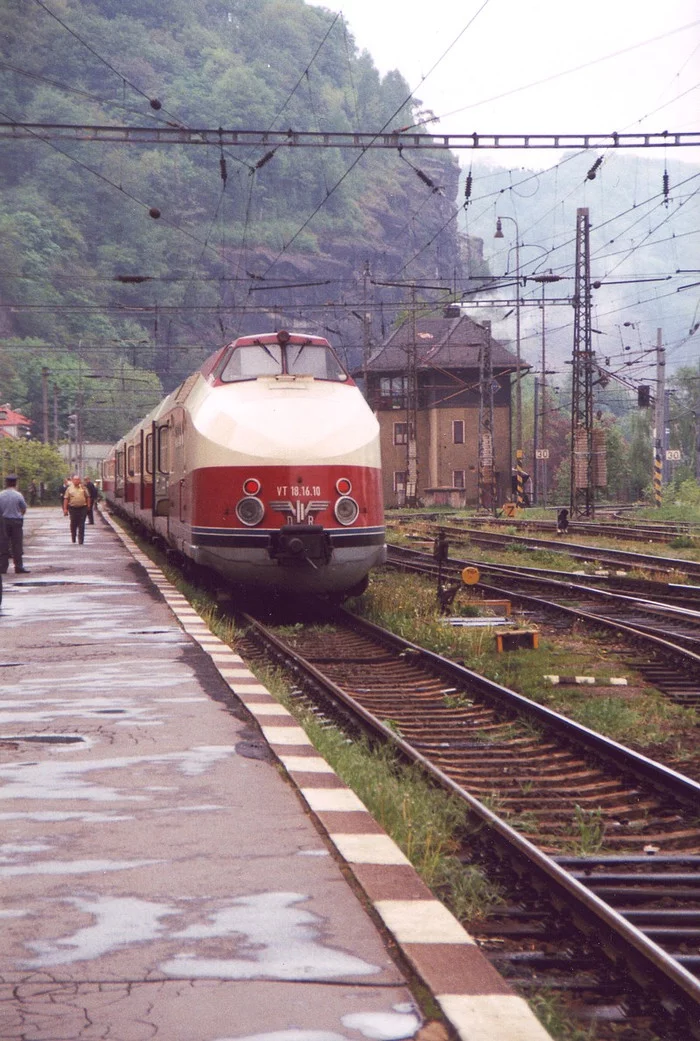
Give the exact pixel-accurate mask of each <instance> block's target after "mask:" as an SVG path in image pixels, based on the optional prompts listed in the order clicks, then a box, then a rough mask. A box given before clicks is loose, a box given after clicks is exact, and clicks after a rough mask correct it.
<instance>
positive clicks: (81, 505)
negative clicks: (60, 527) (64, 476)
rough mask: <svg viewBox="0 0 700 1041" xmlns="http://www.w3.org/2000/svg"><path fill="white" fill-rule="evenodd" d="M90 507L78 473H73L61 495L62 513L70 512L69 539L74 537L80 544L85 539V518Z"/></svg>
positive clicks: (72, 539)
mask: <svg viewBox="0 0 700 1041" xmlns="http://www.w3.org/2000/svg"><path fill="white" fill-rule="evenodd" d="M89 507H90V495H89V493H88V491H87V489H86V488H85V487H83V485H82V483H81V481H80V474H73V477H72V478H71V483H70V484H69V485H68V487H67V488H66V494H65V495H64V497H63V514H64V516H66V517H67V516H68V514H70V540H71V542H75V540H76V538H77V540H78V542H79V543H80V545H81V546H82V544H83V542H84V541H85V518H86V517H87V512H88V509H89Z"/></svg>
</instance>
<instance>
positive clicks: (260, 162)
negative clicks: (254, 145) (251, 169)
mask: <svg viewBox="0 0 700 1041" xmlns="http://www.w3.org/2000/svg"><path fill="white" fill-rule="evenodd" d="M274 154H275V149H274V148H273V149H271V151H269V152H266V153H265V155H264V156H263V157H262V159H258V161H257V163H256V164H255V169H256V170H259V169H260V167H261V166H264V165H265V163H269V162H270V160H271V159H272V157H273V155H274Z"/></svg>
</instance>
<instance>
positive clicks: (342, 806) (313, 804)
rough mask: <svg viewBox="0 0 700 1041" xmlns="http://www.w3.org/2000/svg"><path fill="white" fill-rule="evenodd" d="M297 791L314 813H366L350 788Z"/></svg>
mask: <svg viewBox="0 0 700 1041" xmlns="http://www.w3.org/2000/svg"><path fill="white" fill-rule="evenodd" d="M264 729H265V728H263V730H264ZM289 729H291V728H289ZM307 740H308V738H307ZM310 743H311V742H309V744H310ZM299 791H300V792H301V794H302V795H303V797H304V798H305V799H306V801H307V803H308V804H309V808H310V809H312V810H313V811H314V812H315V813H323V811H324V810H325V811H338V812H340V813H345V812H347V811H351V812H357V811H361V812H362V813H368V810H367V807H366V806H365V804H364V803H363V802H362V800H361V799H358V797H357V796H356V795H355V793H354V792H353V791H352V790H351V789H350V788H300V789H299Z"/></svg>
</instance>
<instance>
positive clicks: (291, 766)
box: [277, 752, 335, 774]
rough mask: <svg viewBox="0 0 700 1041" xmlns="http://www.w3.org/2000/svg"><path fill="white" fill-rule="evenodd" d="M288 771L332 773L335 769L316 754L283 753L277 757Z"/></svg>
mask: <svg viewBox="0 0 700 1041" xmlns="http://www.w3.org/2000/svg"><path fill="white" fill-rule="evenodd" d="M277 758H278V759H279V761H280V762H281V763H282V766H283V767H284V768H285V770H288V771H289V773H309V774H334V773H335V770H334V769H333V767H332V766H330V765H329V764H328V763H327V762H326V760H325V759H322V758H321V756H316V755H285V754H284V752H282V753H281V754H280V755H278V757H277Z"/></svg>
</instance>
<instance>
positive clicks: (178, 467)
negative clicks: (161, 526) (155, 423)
mask: <svg viewBox="0 0 700 1041" xmlns="http://www.w3.org/2000/svg"><path fill="white" fill-rule="evenodd" d="M171 422H172V433H173V438H172V446H173V457H172V475H173V480H174V481H176V482H177V518H178V520H179V521H180V522H181V523H182V524H186V523H187V521H188V513H189V502H188V499H189V495H188V489H187V482H186V473H185V410H184V409H183V408H176V409H174V410H173V412H172V414H171Z"/></svg>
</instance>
